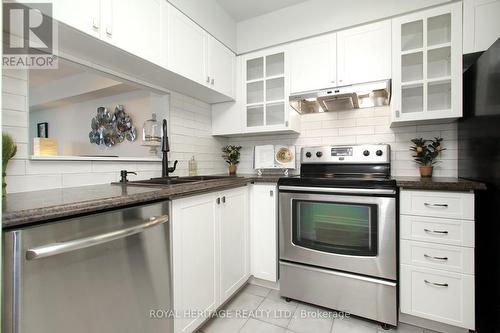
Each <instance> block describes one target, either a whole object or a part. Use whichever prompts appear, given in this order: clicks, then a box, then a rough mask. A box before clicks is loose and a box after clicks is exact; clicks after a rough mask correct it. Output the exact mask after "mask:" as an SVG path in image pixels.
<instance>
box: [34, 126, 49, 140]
mask: <svg viewBox="0 0 500 333" xmlns="http://www.w3.org/2000/svg"><path fill="white" fill-rule="evenodd" d="M36 126H37V136H38V137H39V138H48V137H49V124H48V123H38V124H37V125H36Z"/></svg>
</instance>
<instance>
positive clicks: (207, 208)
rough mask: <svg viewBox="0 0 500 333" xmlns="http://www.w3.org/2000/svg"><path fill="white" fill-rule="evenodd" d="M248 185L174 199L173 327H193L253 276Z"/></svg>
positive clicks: (190, 329)
mask: <svg viewBox="0 0 500 333" xmlns="http://www.w3.org/2000/svg"><path fill="white" fill-rule="evenodd" d="M247 212H248V188H247V187H246V186H245V187H241V188H236V189H231V190H226V191H222V192H213V193H209V194H203V195H197V196H192V197H187V198H180V199H176V200H173V201H172V214H171V216H172V222H171V232H172V234H171V240H172V272H173V281H172V285H173V308H174V311H175V313H176V318H175V320H174V332H176V333H180V332H183V333H190V332H194V331H195V330H196V329H197V328H198V327H199V326H200V325H201V324H202V323H203V322H204V321H205V320H206V318H207V317H206V316H205V315H203V314H200V313H202V312H209V311H213V310H216V309H217V308H218V307H219V306H220V305H221V304H222V303H223V302H224V301H225V300H226V299H227V298H228V297H230V296H231V295H232V294H233V293H234V292H235V291H236V290H237V289H238V288H239V287H241V286H242V285H243V284H244V283H245V282H246V280H247V279H248V277H249V268H248V261H249V259H248V231H247V230H248V214H247Z"/></svg>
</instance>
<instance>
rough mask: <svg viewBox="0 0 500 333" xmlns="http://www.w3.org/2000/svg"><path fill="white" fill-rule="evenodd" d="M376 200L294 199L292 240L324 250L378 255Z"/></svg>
mask: <svg viewBox="0 0 500 333" xmlns="http://www.w3.org/2000/svg"><path fill="white" fill-rule="evenodd" d="M377 219H378V206H377V205H376V204H361V203H344V202H329V201H313V200H298V199H294V200H293V201H292V242H293V244H295V245H297V246H301V247H305V248H308V249H312V250H317V251H321V252H327V253H334V254H345V255H355V256H376V255H377V248H378V247H377V245H378V244H377V239H378V221H377Z"/></svg>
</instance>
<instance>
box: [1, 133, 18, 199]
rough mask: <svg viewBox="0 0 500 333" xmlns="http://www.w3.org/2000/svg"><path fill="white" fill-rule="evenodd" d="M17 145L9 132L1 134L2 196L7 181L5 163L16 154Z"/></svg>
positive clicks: (4, 193)
mask: <svg viewBox="0 0 500 333" xmlns="http://www.w3.org/2000/svg"><path fill="white" fill-rule="evenodd" d="M16 152H17V146H16V144H15V143H14V140H13V139H12V137H11V136H10V135H9V134H5V133H3V134H2V196H4V197H5V195H6V194H7V183H6V182H5V176H7V164H8V163H9V160H10V159H11V158H12V157H14V155H16Z"/></svg>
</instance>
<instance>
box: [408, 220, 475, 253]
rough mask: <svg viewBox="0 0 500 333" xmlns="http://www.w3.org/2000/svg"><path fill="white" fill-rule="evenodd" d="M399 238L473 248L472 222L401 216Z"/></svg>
mask: <svg viewBox="0 0 500 333" xmlns="http://www.w3.org/2000/svg"><path fill="white" fill-rule="evenodd" d="M400 230H401V238H402V239H408V240H416V241H423V242H432V243H439V244H448V245H457V246H467V247H474V221H470V220H451V219H442V218H434V217H427V216H413V215H401V217H400Z"/></svg>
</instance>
